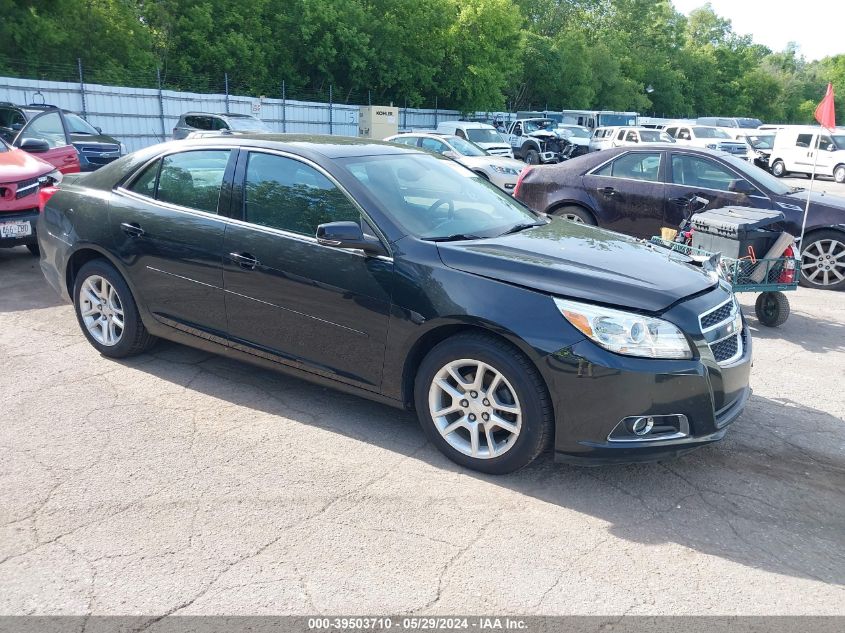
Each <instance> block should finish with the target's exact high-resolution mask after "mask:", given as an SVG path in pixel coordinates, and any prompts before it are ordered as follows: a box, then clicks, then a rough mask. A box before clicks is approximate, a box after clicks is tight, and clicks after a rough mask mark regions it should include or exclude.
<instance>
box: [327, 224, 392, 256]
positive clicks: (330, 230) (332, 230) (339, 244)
mask: <svg viewBox="0 0 845 633" xmlns="http://www.w3.org/2000/svg"><path fill="white" fill-rule="evenodd" d="M317 243H319V244H322V245H323V246H332V247H334V248H358V249H361V250H362V251H364V252H365V253H367V254H369V255H387V252H386V251H385V250H384V247H383V246H382V245H381V242H379V241H378V240H374V239H373V238H368V237H367V236H365V235H364V231H362V230H361V225H360V224H358V223H357V222H329V223H327V224H321V225H320V226H318V227H317Z"/></svg>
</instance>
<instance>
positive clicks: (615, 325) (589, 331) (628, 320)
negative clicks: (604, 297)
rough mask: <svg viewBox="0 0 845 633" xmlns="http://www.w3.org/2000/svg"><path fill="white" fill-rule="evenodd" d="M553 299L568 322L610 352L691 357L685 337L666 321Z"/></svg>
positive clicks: (649, 356) (652, 356) (645, 355)
mask: <svg viewBox="0 0 845 633" xmlns="http://www.w3.org/2000/svg"><path fill="white" fill-rule="evenodd" d="M554 302H555V305H556V306H557V308H558V310H560V313H561V314H562V315H563V317H564V318H565V319H566V320H567V321H569V322H570V323H571V324H572V325H573V326H575V327H576V328H577V329H578V330H580V331H581V332H582V333H583V334H584V335H586V336H587V337H588V338H589V339H590V340H592V341H593V342H595V343H598V344H599V345H601V346H602V347H604V348H605V349H609V350H610V351H611V352H616V353H617V354H625V355H626V356H642V357H645V358H692V350H691V349H690V346H689V343H687V339H686V337H685V336H684V335H683V333H682V332H681V331H680V330H679V329H678V328H677V327H675V326H674V325H672V324H671V323H669V322H667V321H662V320H661V319H655V318H652V317H647V316H642V315H640V314H634V313H633V312H623V311H622V310H612V309H610V308H602V307H600V306H594V305H589V304H586V303H577V302H575V301H569V300H567V299H557V298H555V300H554Z"/></svg>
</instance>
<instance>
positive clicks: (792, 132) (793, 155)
mask: <svg viewBox="0 0 845 633" xmlns="http://www.w3.org/2000/svg"><path fill="white" fill-rule="evenodd" d="M816 148H818V149H816ZM817 152H818V157H817V156H816V153H817ZM814 164H815V165H816V175H817V176H833V179H834V180H835V181H836V182H839V183H842V182H845V130H842V129H837V130H835V131H834V132H833V134H830V133H829V132H828V131H827V130H823V129H822V128H820V127H815V126H811V125H808V126H803V127H797V126H796V127H789V128H786V129H783V130H778V131H777V133H776V134H775V143H774V146H773V147H772V155H771V157H770V158H769V166H770V167H771V169H772V173H773V174H774V175H775V176H779V177H783V176H787V175H789V174H791V173H793V174H794V173H799V174H808V175H809V174H811V173H812V171H813V165H814Z"/></svg>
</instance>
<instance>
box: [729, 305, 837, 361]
mask: <svg viewBox="0 0 845 633" xmlns="http://www.w3.org/2000/svg"><path fill="white" fill-rule="evenodd" d="M745 315H746V320H747V322H748V326H749V328H750V329H751V336H752V338H753V339H775V340H778V339H780V340H784V341H789V342H790V343H793V344H795V345H800V346H801V347H803V348H804V349H805V350H807V351H808V352H812V353H815V354H823V353H826V352H842V351H845V323H843V322H838V321H829V320H827V319H822V318H817V317H814V316H811V315H809V314H807V313H804V312H795V311H793V312H791V313H790V315H789V318H788V319H787V320H786V323H784V324H783V325H781V326H780V327H776V328H771V327H766V326H764V325H760V322H759V321H758V320H757V318H756V317H754V316H753V309H752V310H751V312H750V313H749V311H748V310H745Z"/></svg>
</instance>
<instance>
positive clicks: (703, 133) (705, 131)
mask: <svg viewBox="0 0 845 633" xmlns="http://www.w3.org/2000/svg"><path fill="white" fill-rule="evenodd" d="M693 130H695V135H696V136H697V137H698V138H730V137H731V135H730V134H728V133H727V132H725V131H724V130H720V129H719V128H717V127H696V128H693Z"/></svg>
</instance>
